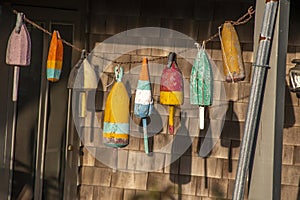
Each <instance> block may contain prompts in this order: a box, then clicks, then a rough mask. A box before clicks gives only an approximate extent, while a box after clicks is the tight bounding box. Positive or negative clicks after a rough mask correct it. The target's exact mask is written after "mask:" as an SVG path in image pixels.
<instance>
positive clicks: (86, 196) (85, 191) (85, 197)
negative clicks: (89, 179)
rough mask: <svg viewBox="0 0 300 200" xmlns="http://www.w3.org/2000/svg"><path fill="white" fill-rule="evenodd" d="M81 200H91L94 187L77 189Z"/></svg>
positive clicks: (85, 186) (84, 186)
mask: <svg viewBox="0 0 300 200" xmlns="http://www.w3.org/2000/svg"><path fill="white" fill-rule="evenodd" d="M79 192H80V199H81V200H93V192H94V186H92V185H81V186H80V188H79Z"/></svg>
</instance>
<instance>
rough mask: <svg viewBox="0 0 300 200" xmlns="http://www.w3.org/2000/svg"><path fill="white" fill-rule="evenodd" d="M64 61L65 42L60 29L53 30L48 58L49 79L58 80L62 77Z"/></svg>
mask: <svg viewBox="0 0 300 200" xmlns="http://www.w3.org/2000/svg"><path fill="white" fill-rule="evenodd" d="M62 62H63V43H62V40H61V38H60V35H59V32H58V31H53V34H52V39H51V42H50V47H49V52H48V59H47V79H48V80H49V81H51V82H56V81H58V80H59V78H60V74H61V70H62Z"/></svg>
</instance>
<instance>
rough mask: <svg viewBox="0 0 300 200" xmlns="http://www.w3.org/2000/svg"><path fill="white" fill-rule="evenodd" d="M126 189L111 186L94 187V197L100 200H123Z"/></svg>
mask: <svg viewBox="0 0 300 200" xmlns="http://www.w3.org/2000/svg"><path fill="white" fill-rule="evenodd" d="M123 193H124V189H120V188H109V187H94V195H93V196H94V199H99V200H108V199H114V200H122V199H123Z"/></svg>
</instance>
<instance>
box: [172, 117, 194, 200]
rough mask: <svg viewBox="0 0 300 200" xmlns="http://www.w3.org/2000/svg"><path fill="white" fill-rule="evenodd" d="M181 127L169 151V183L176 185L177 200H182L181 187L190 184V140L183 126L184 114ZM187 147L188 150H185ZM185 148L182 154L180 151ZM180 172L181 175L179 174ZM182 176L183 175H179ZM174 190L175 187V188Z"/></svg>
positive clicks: (185, 118)
mask: <svg viewBox="0 0 300 200" xmlns="http://www.w3.org/2000/svg"><path fill="white" fill-rule="evenodd" d="M180 118H181V126H180V128H179V129H178V130H177V132H176V134H175V137H174V140H173V144H172V150H171V162H172V163H171V165H170V181H171V182H172V183H175V184H177V185H178V190H177V194H178V197H177V199H178V200H181V199H182V185H184V184H188V183H189V182H191V166H192V140H191V138H190V136H189V131H188V129H187V127H186V126H185V123H186V120H187V116H186V113H185V112H184V113H183V116H182V115H181V117H180ZM187 147H188V148H187ZM184 148H187V149H186V150H185V151H184V153H183V154H182V149H184ZM180 172H182V173H180ZM181 174H184V175H181ZM175 188H176V187H175Z"/></svg>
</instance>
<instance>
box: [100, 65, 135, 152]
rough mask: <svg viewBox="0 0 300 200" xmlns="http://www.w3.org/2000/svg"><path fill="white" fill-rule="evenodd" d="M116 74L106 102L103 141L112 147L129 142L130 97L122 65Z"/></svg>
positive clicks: (123, 145) (116, 69)
mask: <svg viewBox="0 0 300 200" xmlns="http://www.w3.org/2000/svg"><path fill="white" fill-rule="evenodd" d="M115 76H116V80H117V82H116V83H115V84H114V85H113V87H112V89H111V91H110V93H109V95H108V97H107V100H106V104H105V112H104V126H103V143H104V144H105V145H106V146H110V147H125V146H127V145H128V143H129V97H128V94H127V91H126V88H125V86H124V84H123V83H122V77H123V68H122V67H119V66H117V67H115Z"/></svg>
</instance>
